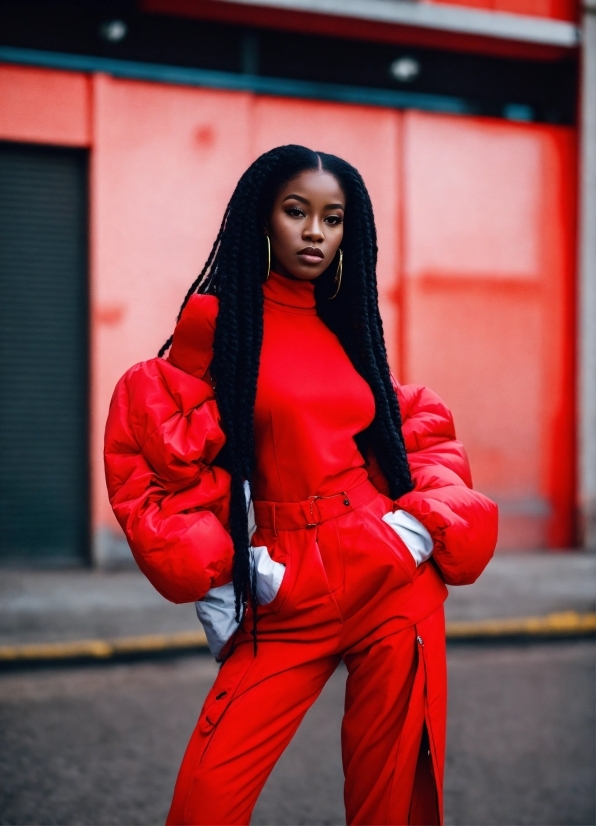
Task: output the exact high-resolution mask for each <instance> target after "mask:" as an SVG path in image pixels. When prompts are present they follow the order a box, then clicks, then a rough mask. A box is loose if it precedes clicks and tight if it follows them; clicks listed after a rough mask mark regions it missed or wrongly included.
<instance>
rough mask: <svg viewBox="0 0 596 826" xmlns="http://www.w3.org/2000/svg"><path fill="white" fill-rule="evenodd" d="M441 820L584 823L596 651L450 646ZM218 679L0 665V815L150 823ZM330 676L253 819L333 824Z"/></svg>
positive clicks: (335, 728) (160, 666)
mask: <svg viewBox="0 0 596 826" xmlns="http://www.w3.org/2000/svg"><path fill="white" fill-rule="evenodd" d="M449 665H450V719H449V741H448V759H447V776H446V792H445V797H446V822H447V824H461V826H480V825H481V824H500V826H505V825H506V824H507V825H508V824H511V826H518V825H521V824H541V826H559V824H581V825H582V826H586V824H594V822H595V819H596V812H595V804H594V789H595V785H596V784H595V780H596V778H595V719H594V708H595V682H596V669H595V665H596V658H595V645H594V643H593V642H591V641H585V640H584V641H573V642H572V641H567V642H557V643H540V644H530V645H523V646H522V645H518V646H512V645H509V646H495V645H485V646H461V647H452V648H451V649H450V652H449ZM215 672H216V666H215V665H214V664H213V663H212V662H211V661H210V660H209V659H208V658H207V657H194V658H186V659H179V660H173V661H162V662H152V663H142V664H130V665H104V666H101V667H85V668H82V667H80V668H68V669H62V670H60V669H57V670H40V671H30V672H20V673H16V672H13V673H3V674H0V778H1V780H0V823H2V824H94V825H95V824H109V825H110V826H111V825H112V824H113V825H114V826H115V825H116V824H156V823H162V822H163V820H164V817H165V814H166V811H167V808H168V803H169V799H170V795H171V791H172V787H173V783H174V780H175V775H176V771H177V768H178V765H179V763H180V759H181V757H182V753H183V750H184V747H185V744H186V740H187V738H188V736H189V734H190V731H191V729H192V727H193V725H194V721H195V718H196V716H197V714H198V712H199V709H200V706H201V702H202V699H203V697H204V696H205V694H206V692H207V691H208V688H209V686H210V683H211V681H212V680H213V677H214V675H215ZM344 679H345V676H344V672H343V670H341V669H340V670H338V671H337V672H336V674H335V675H334V676H333V678H332V679H331V680H330V682H329V683H328V685H327V687H326V689H325V691H324V693H323V695H322V696H321V698H320V700H319V701H318V702H317V704H316V705H315V706H314V707H313V709H312V710H311V712H310V713H309V715H308V716H307V718H306V720H305V722H304V724H303V726H302V727H301V729H300V731H299V732H298V734H297V736H296V738H295V739H294V741H293V743H292V744H291V746H290V748H289V749H288V750H287V752H286V753H285V754H284V756H283V757H282V759H281V760H280V762H279V764H278V765H277V767H276V769H275V770H274V772H273V774H272V776H271V778H270V780H269V782H268V784H267V786H266V788H265V790H264V792H263V794H262V796H261V799H260V801H259V803H258V806H257V809H256V811H255V815H254V818H253V823H254V824H276V825H277V826H281V825H282V824H340V823H343V822H344V821H343V806H342V776H341V764H340V755H339V725H340V720H341V712H342V704H343V683H344Z"/></svg>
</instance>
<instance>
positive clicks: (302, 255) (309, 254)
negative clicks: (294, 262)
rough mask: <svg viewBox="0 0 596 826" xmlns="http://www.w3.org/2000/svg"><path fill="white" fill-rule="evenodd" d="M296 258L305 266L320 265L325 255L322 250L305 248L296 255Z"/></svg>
mask: <svg viewBox="0 0 596 826" xmlns="http://www.w3.org/2000/svg"><path fill="white" fill-rule="evenodd" d="M297 254H298V258H299V259H300V260H301V261H303V262H304V263H305V264H311V265H315V266H316V265H317V264H320V263H321V261H322V260H323V259H324V258H325V255H324V253H323V251H322V250H320V249H317V247H305V248H304V249H303V250H300V252H298V253H297Z"/></svg>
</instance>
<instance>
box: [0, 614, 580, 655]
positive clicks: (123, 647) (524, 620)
mask: <svg viewBox="0 0 596 826" xmlns="http://www.w3.org/2000/svg"><path fill="white" fill-rule="evenodd" d="M593 633H596V612H591V613H587V614H579V613H577V612H576V611H561V612H558V613H554V614H547V615H546V616H542V617H514V618H507V619H486V620H470V621H457V622H448V623H447V639H470V640H474V639H486V638H490V637H492V638H496V637H517V636H520V637H546V636H560V637H564V636H573V635H580V634H593ZM206 647H207V638H206V637H205V633H204V631H202V630H197V631H181V632H180V633H178V634H146V635H143V636H139V637H118V638H116V639H111V640H73V641H71V642H43V643H30V644H27V645H1V646H0V662H5V663H6V662H17V661H20V662H33V661H43V660H66V659H80V658H94V659H98V660H107V659H110V657H115V656H118V655H119V654H120V655H121V654H141V653H156V652H159V651H184V650H185V649H192V648H206Z"/></svg>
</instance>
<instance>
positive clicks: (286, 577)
mask: <svg viewBox="0 0 596 826" xmlns="http://www.w3.org/2000/svg"><path fill="white" fill-rule="evenodd" d="M274 564H275V565H281V563H278V562H276V563H274ZM282 567H283V568H284V572H283V577H282V580H281V582H280V584H279V588H278V589H277V593H276V595H275V596H274V597H273V599H272V600H271V602H267V603H265V604H264V605H259V614H261V613H276V612H277V611H279V610H280V609H281V608H283V605H284V603H285V601H286V599H287V598H288V594H289V592H290V584H291V578H292V570H293V569H292V555H291V554H289V553H288V554H287V556H286V562H285V565H283V566H282Z"/></svg>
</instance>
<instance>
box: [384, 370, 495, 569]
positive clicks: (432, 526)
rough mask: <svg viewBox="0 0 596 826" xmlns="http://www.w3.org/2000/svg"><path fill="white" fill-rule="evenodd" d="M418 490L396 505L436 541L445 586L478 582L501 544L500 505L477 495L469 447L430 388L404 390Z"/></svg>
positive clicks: (403, 409)
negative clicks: (446, 584) (498, 527)
mask: <svg viewBox="0 0 596 826" xmlns="http://www.w3.org/2000/svg"><path fill="white" fill-rule="evenodd" d="M398 396H399V402H400V409H401V413H402V421H403V434H404V440H405V444H406V450H407V453H408V460H409V463H410V469H411V472H412V478H413V481H414V486H415V487H414V490H413V491H411V492H410V493H407V494H405V496H402V497H401V498H400V499H398V500H397V502H396V506H397V507H398V508H402V509H403V510H405V511H407V512H408V513H410V514H411V515H412V516H414V517H416V519H418V520H419V521H420V522H422V524H423V525H424V526H425V528H426V529H427V530H428V532H429V533H430V535H431V536H432V538H433V542H434V549H433V558H434V560H435V562H436V564H437V565H438V567H439V569H440V571H441V573H442V575H443V578H444V580H445V582H447V583H448V584H449V585H467V584H470V583H472V582H474V581H475V580H476V579H477V578H478V577H479V576H480V574H481V573H482V571H483V570H484V569H485V567H486V566H487V564H488V562H489V560H490V559H491V557H492V555H493V553H494V550H495V545H496V542H497V521H498V514H497V506H496V505H495V503H494V502H492V501H491V500H490V499H488V498H487V497H486V496H483V494H481V493H479V492H478V491H474V490H472V476H471V473H470V465H469V462H468V457H467V456H466V452H465V450H464V447H463V445H462V444H461V442H459V441H458V440H457V439H456V436H455V428H454V425H453V418H452V416H451V413H450V411H449V409H448V408H447V407H446V406H445V404H444V403H443V402H442V401H441V399H440V398H439V397H438V396H437V395H436V394H435V393H433V392H432V390H429V389H428V388H426V387H416V386H413V385H406V386H403V387H399V388H398Z"/></svg>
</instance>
